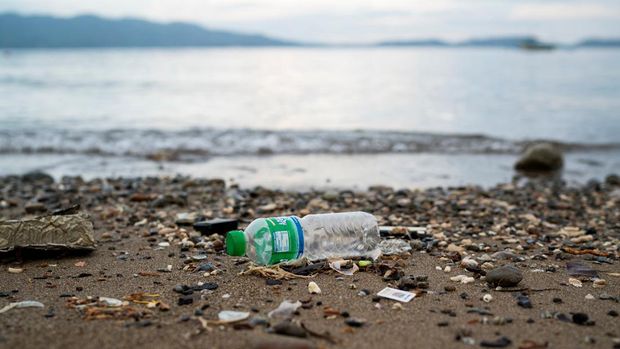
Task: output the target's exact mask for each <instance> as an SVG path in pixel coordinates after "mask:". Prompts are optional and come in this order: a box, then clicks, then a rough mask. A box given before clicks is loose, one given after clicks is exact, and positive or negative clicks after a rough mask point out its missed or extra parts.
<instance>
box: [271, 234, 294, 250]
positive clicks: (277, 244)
mask: <svg viewBox="0 0 620 349" xmlns="http://www.w3.org/2000/svg"><path fill="white" fill-rule="evenodd" d="M288 234H289V233H288V231H275V232H273V252H289V250H290V246H289V242H288Z"/></svg>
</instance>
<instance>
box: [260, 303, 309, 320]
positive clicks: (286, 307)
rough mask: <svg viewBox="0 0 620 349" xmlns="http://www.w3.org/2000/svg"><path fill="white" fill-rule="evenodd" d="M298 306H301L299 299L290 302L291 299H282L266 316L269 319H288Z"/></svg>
mask: <svg viewBox="0 0 620 349" xmlns="http://www.w3.org/2000/svg"><path fill="white" fill-rule="evenodd" d="M299 307H301V302H300V301H297V302H295V303H292V302H291V301H288V300H284V301H283V302H282V303H280V305H279V306H278V307H277V308H276V309H274V310H272V311H270V312H269V313H268V314H267V316H268V317H269V318H271V319H274V318H279V319H290V318H291V317H293V313H294V312H295V311H297V308H299Z"/></svg>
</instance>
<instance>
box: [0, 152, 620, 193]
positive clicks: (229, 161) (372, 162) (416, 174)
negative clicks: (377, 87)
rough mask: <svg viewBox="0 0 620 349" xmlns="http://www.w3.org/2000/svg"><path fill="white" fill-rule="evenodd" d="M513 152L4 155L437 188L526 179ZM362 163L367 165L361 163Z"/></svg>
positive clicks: (298, 181)
mask: <svg viewBox="0 0 620 349" xmlns="http://www.w3.org/2000/svg"><path fill="white" fill-rule="evenodd" d="M564 156H565V165H564V169H563V170H562V172H561V173H560V175H561V176H562V177H563V178H564V179H565V180H566V182H567V183H568V184H570V185H571V186H583V185H585V184H587V183H588V182H589V181H591V180H595V181H599V182H604V180H605V178H606V177H607V176H608V175H609V174H611V173H620V153H618V152H598V153H591V152H586V153H566V154H565V155H564ZM516 159H517V156H516V155H512V154H495V155H487V154H426V153H421V154H356V155H344V154H306V155H285V154H278V155H275V154H274V155H262V156H231V157H229V156H217V157H212V158H209V159H204V160H200V161H153V160H144V159H136V158H132V157H108V156H95V155H74V154H68V155H54V154H46V155H40V154H36V155H23V154H17V155H13V156H12V155H5V156H2V157H0V176H2V175H8V174H12V173H14V174H24V173H28V172H32V171H44V172H47V173H49V174H51V175H52V176H53V177H54V178H55V179H56V180H61V179H62V177H63V176H65V175H69V176H74V175H80V176H82V178H84V179H86V180H91V179H96V178H101V177H150V176H155V177H162V176H176V175H183V176H193V177H211V176H213V174H217V175H218V177H220V178H223V179H225V180H226V181H227V182H228V183H238V184H239V185H240V186H242V187H243V188H252V187H255V186H259V185H260V186H266V187H268V188H274V189H282V190H313V189H319V190H320V189H323V190H331V189H335V190H338V189H352V190H366V189H367V188H368V187H369V186H372V185H388V186H392V187H394V188H420V189H425V188H432V187H437V186H441V187H447V186H467V185H480V186H483V187H485V188H492V187H493V186H495V185H497V184H498V183H508V182H513V181H515V180H520V179H519V178H520V177H519V176H518V173H517V172H515V171H514V169H513V164H514V162H515V161H516ZM361 168H363V171H360V169H361Z"/></svg>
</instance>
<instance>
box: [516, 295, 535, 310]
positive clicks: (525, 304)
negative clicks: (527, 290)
mask: <svg viewBox="0 0 620 349" xmlns="http://www.w3.org/2000/svg"><path fill="white" fill-rule="evenodd" d="M517 305H518V306H520V307H521V308H526V309H531V308H533V306H532V302H531V301H530V298H529V297H528V296H525V295H520V296H519V297H517Z"/></svg>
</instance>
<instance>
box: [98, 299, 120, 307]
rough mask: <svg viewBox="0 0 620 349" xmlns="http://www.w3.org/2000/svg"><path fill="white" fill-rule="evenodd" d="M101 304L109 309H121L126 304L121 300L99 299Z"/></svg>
mask: <svg viewBox="0 0 620 349" xmlns="http://www.w3.org/2000/svg"><path fill="white" fill-rule="evenodd" d="M99 302H101V303H103V304H104V305H106V306H108V307H121V306H123V304H125V303H123V301H122V300H120V299H116V298H110V297H99Z"/></svg>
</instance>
